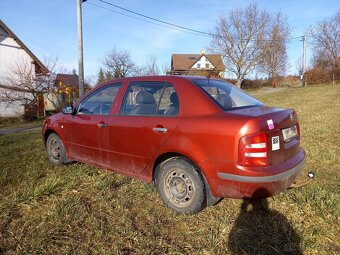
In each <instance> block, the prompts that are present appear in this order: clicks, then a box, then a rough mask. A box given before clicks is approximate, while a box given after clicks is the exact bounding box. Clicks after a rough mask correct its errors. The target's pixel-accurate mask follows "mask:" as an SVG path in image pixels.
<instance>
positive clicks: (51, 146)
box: [46, 133, 67, 165]
mask: <svg viewBox="0 0 340 255" xmlns="http://www.w3.org/2000/svg"><path fill="white" fill-rule="evenodd" d="M46 151H47V156H48V159H49V161H50V162H51V163H52V164H54V165H61V164H64V163H66V162H67V159H66V154H65V148H64V144H63V142H62V141H61V139H60V138H59V136H58V135H57V134H55V133H52V134H50V135H49V136H48V138H47V140H46Z"/></svg>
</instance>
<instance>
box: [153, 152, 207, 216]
mask: <svg viewBox="0 0 340 255" xmlns="http://www.w3.org/2000/svg"><path fill="white" fill-rule="evenodd" d="M155 183H156V187H157V189H158V192H159V194H160V196H161V198H162V200H163V202H164V203H165V204H166V205H167V206H168V207H170V208H171V209H173V210H175V211H176V212H179V213H186V214H193V213H197V212H199V211H201V210H203V209H204V207H205V201H206V197H205V187H204V182H203V179H202V176H201V175H200V173H199V172H198V169H197V168H196V167H195V166H194V165H193V164H192V163H191V162H189V161H188V160H186V159H185V158H183V157H174V158H170V159H168V160H166V161H164V162H162V163H161V164H160V165H159V166H158V167H157V169H156V175H155Z"/></svg>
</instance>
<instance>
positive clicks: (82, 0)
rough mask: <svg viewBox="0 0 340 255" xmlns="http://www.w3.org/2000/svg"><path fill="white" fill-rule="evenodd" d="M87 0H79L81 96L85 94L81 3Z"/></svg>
mask: <svg viewBox="0 0 340 255" xmlns="http://www.w3.org/2000/svg"><path fill="white" fill-rule="evenodd" d="M85 1H86V0H77V20H78V75H79V97H81V96H82V95H84V62H83V28H82V11H81V5H82V3H83V2H85Z"/></svg>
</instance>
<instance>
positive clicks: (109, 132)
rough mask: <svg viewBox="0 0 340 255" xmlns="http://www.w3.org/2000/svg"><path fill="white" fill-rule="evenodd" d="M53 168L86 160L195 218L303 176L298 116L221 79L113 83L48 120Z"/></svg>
mask: <svg viewBox="0 0 340 255" xmlns="http://www.w3.org/2000/svg"><path fill="white" fill-rule="evenodd" d="M43 140H44V144H45V146H46V150H47V154H48V158H49V160H50V161H51V162H52V163H53V164H56V165H58V164H62V163H66V162H68V161H80V162H84V163H86V164H90V165H95V166H98V167H101V168H104V169H108V170H111V171H114V172H117V173H121V174H125V175H128V176H132V177H135V178H137V179H141V180H144V181H147V182H153V183H154V185H155V186H156V187H157V189H158V191H159V194H160V196H161V198H162V200H163V201H164V203H165V204H166V205H167V206H168V207H170V208H172V209H173V210H175V211H177V212H181V213H196V212H199V211H200V210H202V209H203V208H205V207H206V206H210V205H213V204H215V203H216V202H218V201H219V200H220V199H221V198H224V197H230V198H264V197H269V196H274V195H276V194H278V193H280V192H282V191H284V190H286V189H287V188H288V187H289V186H290V184H291V183H292V182H293V181H294V180H295V179H296V177H297V175H298V174H299V172H300V171H301V169H302V167H303V165H304V161H305V153H304V151H303V150H302V149H301V148H300V128H299V123H298V118H297V115H296V112H295V111H294V110H292V109H281V108H273V107H268V106H265V105H264V104H263V103H261V102H259V101H258V100H256V99H255V98H253V97H251V96H249V95H248V94H246V93H244V92H243V91H242V90H239V89H238V88H236V87H235V86H233V85H231V84H228V83H227V82H225V81H223V80H218V79H208V78H205V77H189V76H154V77H136V78H122V79H116V80H112V81H110V82H107V83H105V84H103V85H101V86H98V87H96V88H94V89H93V90H91V91H89V92H88V93H87V94H86V95H84V96H83V97H82V98H81V99H80V100H79V101H78V102H76V103H75V104H74V105H73V106H72V107H67V108H65V109H64V110H63V111H62V112H61V113H58V114H55V115H53V116H51V117H49V118H48V119H46V121H45V122H44V125H43Z"/></svg>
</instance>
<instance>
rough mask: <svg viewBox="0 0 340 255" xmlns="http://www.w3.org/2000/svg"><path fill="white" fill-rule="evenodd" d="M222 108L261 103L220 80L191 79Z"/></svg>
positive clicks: (236, 107) (227, 108)
mask: <svg viewBox="0 0 340 255" xmlns="http://www.w3.org/2000/svg"><path fill="white" fill-rule="evenodd" d="M193 82H194V83H195V84H196V85H197V86H199V87H200V88H201V89H203V90H204V91H205V92H206V93H207V94H209V95H210V97H211V98H212V99H214V101H215V102H216V103H217V104H218V105H220V106H221V107H222V108H223V109H224V110H232V109H238V108H245V107H254V106H261V105H263V103H261V102H260V101H258V100H257V99H255V98H253V97H251V96H250V95H248V94H247V93H245V92H243V91H242V90H240V89H238V88H236V87H235V86H233V85H231V84H229V83H227V82H224V81H220V80H208V79H207V80H193Z"/></svg>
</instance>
